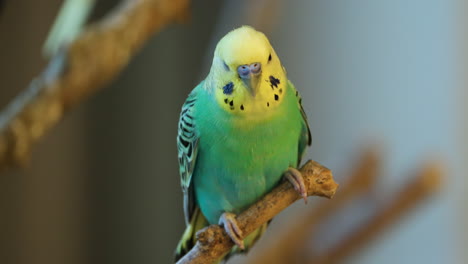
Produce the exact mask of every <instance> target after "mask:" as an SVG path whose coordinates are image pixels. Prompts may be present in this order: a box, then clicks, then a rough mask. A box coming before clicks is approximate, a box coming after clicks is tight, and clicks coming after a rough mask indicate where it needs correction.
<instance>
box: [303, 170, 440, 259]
mask: <svg viewBox="0 0 468 264" xmlns="http://www.w3.org/2000/svg"><path fill="white" fill-rule="evenodd" d="M442 176H443V170H442V168H441V167H440V166H439V165H438V164H437V163H429V164H427V165H426V166H424V167H423V169H422V170H421V171H419V172H418V173H417V174H416V177H414V179H413V180H412V181H411V182H410V183H409V184H407V185H405V186H403V187H402V190H401V191H400V192H399V193H397V194H396V195H395V200H393V201H392V202H391V203H390V204H389V205H388V206H386V207H385V208H384V209H383V210H381V211H380V212H377V214H376V215H375V217H373V218H371V219H370V220H369V221H368V222H367V223H364V224H363V225H362V227H361V228H360V229H358V230H357V231H355V232H354V233H353V234H351V235H349V236H347V237H346V239H344V240H343V241H341V242H340V243H339V244H338V245H337V246H335V247H333V248H332V249H330V250H328V251H327V252H326V253H325V254H323V255H320V256H318V257H313V256H309V257H308V258H307V259H308V260H309V261H308V263H311V264H312V263H313V264H325V263H342V262H343V261H344V260H345V259H346V258H347V257H349V256H350V255H352V253H354V252H356V251H358V250H359V249H361V248H363V247H365V246H366V245H368V244H369V243H370V242H371V241H372V240H373V239H375V238H376V237H377V236H378V235H380V234H382V233H383V232H384V231H385V230H386V229H388V228H389V227H390V226H391V225H392V224H394V223H395V222H396V221H397V220H400V219H401V218H402V216H403V215H405V214H407V213H409V212H410V211H411V210H412V209H414V207H415V206H416V205H418V204H420V203H421V202H422V201H424V200H425V199H427V198H428V197H430V196H431V195H433V194H434V193H435V192H436V191H437V190H438V189H439V188H440V187H441V181H442ZM303 262H304V261H303Z"/></svg>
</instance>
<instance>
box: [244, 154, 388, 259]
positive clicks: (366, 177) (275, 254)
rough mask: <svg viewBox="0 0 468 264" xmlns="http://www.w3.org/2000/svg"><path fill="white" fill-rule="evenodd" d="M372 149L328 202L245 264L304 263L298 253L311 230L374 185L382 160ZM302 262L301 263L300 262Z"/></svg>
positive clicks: (299, 218) (296, 219) (300, 217)
mask: <svg viewBox="0 0 468 264" xmlns="http://www.w3.org/2000/svg"><path fill="white" fill-rule="evenodd" d="M378 153H379V152H378V151H377V150H376V148H375V147H369V148H368V149H366V150H365V151H363V153H362V154H361V156H360V157H359V158H358V160H357V161H356V162H355V163H356V164H357V165H356V166H355V168H354V169H352V170H350V177H349V179H348V182H347V183H345V184H342V187H341V188H340V192H339V193H338V194H337V195H336V196H335V197H334V198H333V199H332V200H330V201H327V202H323V203H320V205H319V206H318V207H315V208H311V209H310V210H307V211H306V212H305V213H302V214H300V215H298V216H295V217H294V224H293V225H288V226H287V229H286V230H282V231H283V232H280V234H277V235H275V239H274V240H271V241H265V243H268V245H266V246H264V247H262V249H260V250H256V249H255V248H254V249H253V251H252V252H250V256H248V257H247V259H246V263H252V264H254V263H255V264H259V263H269V264H282V263H300V262H301V261H302V260H303V256H302V255H301V250H303V248H304V246H305V245H306V243H307V240H308V239H309V238H310V237H312V236H313V230H314V228H315V227H316V226H318V224H319V223H321V222H322V221H324V220H325V219H326V218H327V217H328V216H329V215H330V214H332V213H334V212H336V211H337V210H339V209H340V208H341V207H344V206H345V205H346V204H347V203H348V202H350V201H352V198H353V197H354V196H356V195H358V194H361V193H363V192H366V191H368V190H370V189H371V188H372V186H374V183H375V181H376V179H377V175H378V173H379V170H380V166H381V158H380V155H378ZM302 262H303V261H302Z"/></svg>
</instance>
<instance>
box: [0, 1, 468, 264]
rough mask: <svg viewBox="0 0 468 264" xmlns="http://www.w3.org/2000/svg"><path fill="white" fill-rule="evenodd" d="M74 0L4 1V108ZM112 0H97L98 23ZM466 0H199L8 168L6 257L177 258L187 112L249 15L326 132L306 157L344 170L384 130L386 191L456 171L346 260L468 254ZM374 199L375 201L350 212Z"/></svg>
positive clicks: (1, 214)
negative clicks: (428, 164)
mask: <svg viewBox="0 0 468 264" xmlns="http://www.w3.org/2000/svg"><path fill="white" fill-rule="evenodd" d="M61 2H62V1H60V0H43V1H34V0H15V1H12V0H10V1H8V0H7V1H6V2H5V3H4V5H3V9H1V11H0V12H1V13H0V106H1V107H4V106H5V105H6V104H7V103H8V102H9V101H10V100H12V99H13V98H14V96H15V95H17V94H18V93H19V92H20V91H22V90H23V89H24V88H25V87H26V86H27V85H28V83H29V82H30V80H31V79H32V78H33V77H34V76H35V75H37V74H38V73H40V72H41V70H42V69H43V67H44V66H45V65H46V60H45V59H44V58H43V57H42V55H41V48H42V45H43V43H44V40H45V38H46V36H47V33H48V30H49V28H50V27H51V25H52V22H53V20H54V18H55V16H56V14H57V11H58V9H59V7H60V4H61ZM114 2H115V1H110V0H109V1H107V0H106V1H105V0H101V1H98V4H97V6H96V7H95V9H94V11H93V14H92V16H91V20H96V19H99V18H100V17H102V15H104V14H105V13H106V12H107V11H108V10H109V9H110V8H112V6H113V5H114V4H115V3H114ZM259 6H260V7H261V8H259ZM466 7H467V5H466V4H465V3H464V1H461V0H460V1H457V0H446V1H436V0H415V1H406V0H392V1H390V0H388V1H372V0H357V1H329V0H327V1H325V0H324V1H305V0H304V1H279V0H276V1H269V2H267V1H258V2H255V4H253V2H251V1H246V0H244V1H227V0H226V1H216V0H209V1H194V2H193V3H192V7H191V12H192V15H191V19H190V21H189V22H188V23H186V24H179V25H170V26H168V27H167V28H165V29H164V30H163V31H162V32H161V33H159V34H157V35H156V36H155V37H153V38H152V39H151V40H150V41H149V42H148V43H147V45H146V46H145V47H144V48H143V50H141V52H140V53H139V54H138V55H137V56H136V57H135V58H134V59H133V60H132V62H131V63H130V65H129V66H128V67H127V68H126V69H125V70H124V71H123V72H122V74H121V75H120V76H119V77H118V78H117V79H116V80H115V81H114V82H113V83H112V84H111V85H110V86H109V87H108V88H106V89H105V90H103V91H102V92H100V93H99V94H97V95H95V96H93V97H92V98H90V99H89V100H88V101H87V102H86V103H84V104H82V105H81V106H80V107H78V108H77V109H74V110H73V111H71V112H70V113H69V114H68V115H66V117H65V119H64V120H63V121H62V122H60V124H59V125H58V126H56V127H55V128H54V129H52V131H51V132H50V133H48V134H47V135H46V136H45V137H44V138H43V139H42V140H41V141H40V143H39V144H37V145H36V146H35V147H34V151H33V153H32V158H31V162H30V165H29V166H28V167H27V168H25V169H22V170H11V171H8V172H6V173H3V174H2V175H0V263H51V264H54V263H57V264H58V263H69V264H73V263H113V264H118V263H171V261H172V253H173V250H174V247H175V245H176V243H177V241H178V239H179V238H180V235H181V233H182V232H183V229H184V220H183V212H182V193H181V190H180V185H179V176H178V165H177V154H176V146H175V136H176V133H177V122H178V115H179V110H180V107H181V105H182V103H183V101H184V100H185V97H186V96H187V94H188V93H189V91H190V90H191V89H192V88H193V87H194V86H195V85H196V84H197V83H198V82H200V81H201V80H202V79H203V78H204V76H205V75H206V74H207V73H208V69H209V65H210V62H211V55H212V52H213V50H214V46H215V44H216V42H217V40H219V38H220V37H222V36H223V35H224V34H225V33H227V32H228V31H229V30H231V29H233V28H235V27H238V26H240V25H243V24H251V25H254V26H256V27H257V28H258V29H260V30H263V31H264V32H265V33H267V35H268V36H269V38H270V41H271V43H272V44H273V46H274V47H275V49H276V51H277V53H278V55H279V56H280V58H281V59H282V62H283V64H284V65H285V67H286V68H287V70H288V75H289V78H290V79H291V80H292V81H293V82H294V83H295V85H296V87H297V88H298V89H299V91H300V92H301V93H302V95H303V105H304V108H305V111H306V112H307V114H308V117H309V123H310V124H311V128H312V133H313V138H314V142H313V146H312V148H311V149H310V150H309V152H308V158H313V159H314V160H317V161H319V162H320V163H322V164H324V165H326V166H327V167H329V168H331V169H332V170H333V171H334V174H335V178H336V180H337V181H338V182H344V181H345V180H346V177H347V176H349V175H348V174H347V169H349V165H350V162H352V161H353V160H354V159H355V158H356V155H357V154H358V151H359V150H361V149H362V147H363V146H365V145H368V144H375V143H376V144H378V145H379V146H380V147H381V149H382V150H383V157H384V170H383V174H382V177H381V179H380V182H379V185H378V189H377V190H375V192H376V193H378V194H379V197H380V198H379V199H381V200H386V199H392V197H391V194H392V192H393V191H395V190H396V188H397V187H398V186H401V185H403V184H404V183H405V182H407V181H408V177H409V176H410V175H411V174H410V172H412V171H414V170H415V169H416V168H417V167H418V166H420V165H421V164H422V163H424V161H426V160H428V159H436V160H439V161H440V162H442V163H443V164H444V165H445V167H446V168H447V175H446V178H445V187H444V188H443V189H442V191H441V192H440V193H439V194H438V195H437V196H436V197H433V199H431V200H430V201H429V202H428V203H427V204H424V205H423V206H421V207H419V208H418V209H417V210H415V211H414V212H412V214H410V215H409V216H408V217H406V218H404V219H403V220H402V221H400V222H398V225H397V226H394V228H393V229H392V230H391V231H390V232H386V233H385V235H384V236H381V237H380V238H379V239H377V240H375V242H374V243H373V244H372V246H371V247H368V248H366V250H362V251H360V252H358V253H357V254H355V256H353V257H352V258H350V259H349V260H348V261H347V263H467V262H468V256H467V253H466V248H467V246H466V245H467V243H468V241H467V239H466V237H467V236H468V231H467V229H466V227H467V225H466V223H467V222H468V209H467V206H466V204H467V203H468V198H467V195H465V194H464V191H465V186H467V182H466V180H465V179H464V178H465V176H466V171H468V165H467V164H468V150H467V149H468V148H467V146H468V136H467V135H468V118H467V115H466V114H467V113H468V108H467V106H466V104H465V102H466V101H467V99H468V92H467V89H466V81H467V77H466V76H467V75H466V71H465V66H466V58H467V56H466V55H467V53H466V43H467V42H466V36H467V35H466V29H467V27H466V23H467V21H468V20H467V19H466V11H465V10H466ZM96 52H98V51H96ZM318 202H326V201H325V200H319V201H318ZM311 206H313V204H312V205H311ZM305 208H306V207H305V206H303V205H296V206H294V207H293V208H291V209H290V210H287V211H286V212H285V214H288V213H293V212H294V211H295V210H302V209H305ZM374 209H375V208H374V206H368V205H366V203H364V204H362V205H361V206H360V209H359V210H355V211H348V213H347V214H346V215H345V217H342V218H341V223H340V222H339V221H338V223H336V224H337V225H346V223H347V222H348V221H350V222H352V221H354V220H355V219H357V218H359V217H360V215H361V214H366V211H369V212H370V211H372V210H374ZM367 213H368V212H367ZM284 219H285V218H284V217H282V216H280V217H278V219H277V220H276V221H274V224H273V227H272V229H274V228H275V225H280V224H281V221H283V220H284ZM353 219H354V220H353ZM232 262H233V263H234V262H236V263H237V262H242V258H235V259H233V261H232Z"/></svg>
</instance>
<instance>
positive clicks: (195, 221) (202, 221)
mask: <svg viewBox="0 0 468 264" xmlns="http://www.w3.org/2000/svg"><path fill="white" fill-rule="evenodd" d="M208 225H209V223H208V221H207V220H206V218H205V216H204V215H203V214H202V213H201V211H200V209H199V208H198V207H197V208H195V210H194V212H193V215H192V219H190V223H189V225H187V227H186V228H185V231H184V234H183V235H182V238H181V239H180V241H179V244H177V248H176V251H175V254H174V255H175V262H177V261H178V260H179V259H181V258H182V257H183V256H184V255H185V254H187V252H189V251H190V249H192V248H193V246H195V242H196V241H197V238H196V234H197V231H198V230H200V229H202V228H204V227H206V226H208Z"/></svg>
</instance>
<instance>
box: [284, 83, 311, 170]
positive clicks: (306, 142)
mask: <svg viewBox="0 0 468 264" xmlns="http://www.w3.org/2000/svg"><path fill="white" fill-rule="evenodd" d="M288 83H289V85H290V87H291V88H292V89H293V91H294V92H295V93H296V97H297V103H298V107H299V110H300V111H301V115H302V130H301V135H300V137H299V148H298V150H299V153H298V156H299V158H298V160H297V165H298V166H299V165H300V163H301V159H302V157H303V156H304V153H305V149H306V147H307V146H310V145H312V134H311V133H310V127H309V123H308V122H307V115H306V113H305V111H304V108H303V107H302V98H301V95H300V94H299V92H298V91H297V90H296V87H294V85H293V84H292V83H291V81H288Z"/></svg>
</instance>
